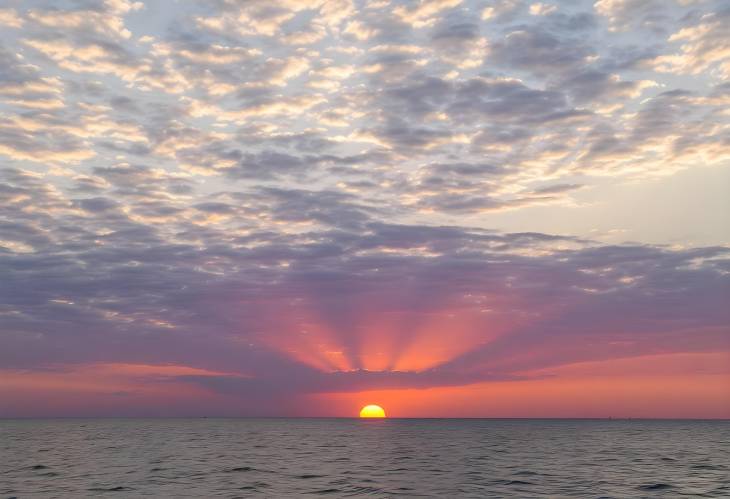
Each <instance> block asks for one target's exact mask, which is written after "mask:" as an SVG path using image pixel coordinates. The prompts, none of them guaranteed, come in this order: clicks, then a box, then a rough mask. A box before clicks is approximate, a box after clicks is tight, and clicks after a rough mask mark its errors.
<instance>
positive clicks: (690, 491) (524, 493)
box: [0, 419, 730, 499]
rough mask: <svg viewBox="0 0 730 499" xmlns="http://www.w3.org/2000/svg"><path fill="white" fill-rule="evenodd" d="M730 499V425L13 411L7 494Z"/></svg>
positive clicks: (3, 466)
mask: <svg viewBox="0 0 730 499" xmlns="http://www.w3.org/2000/svg"><path fill="white" fill-rule="evenodd" d="M319 495H321V496H330V497H358V496H365V497H400V496H403V497H439V498H457V497H519V498H531V497H551V498H560V497H585V498H591V497H592V498H597V497H616V498H626V497H632V498H633V497H662V498H668V497H730V422H728V421H638V420H634V421H599V420H488V419H482V420H478V419H466V420H465V419H388V420H357V419H66V420H0V499H3V498H10V497H16V498H18V499H21V498H36V497H39V498H46V497H48V498H50V497H59V498H84V497H109V498H122V497H130V498H132V497H134V498H136V497H165V498H178V497H200V498H208V497H227V498H234V497H274V498H277V497H309V496H319Z"/></svg>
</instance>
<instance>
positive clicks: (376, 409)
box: [360, 404, 385, 418]
mask: <svg viewBox="0 0 730 499" xmlns="http://www.w3.org/2000/svg"><path fill="white" fill-rule="evenodd" d="M360 417H361V418H384V417H385V411H384V410H383V408H382V407H380V406H379V405H374V404H371V405H366V406H365V407H363V408H362V409H360Z"/></svg>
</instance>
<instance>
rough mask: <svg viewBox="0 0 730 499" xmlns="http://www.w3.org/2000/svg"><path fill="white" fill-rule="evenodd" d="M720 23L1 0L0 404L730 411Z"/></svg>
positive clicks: (649, 16) (482, 8)
mask: <svg viewBox="0 0 730 499" xmlns="http://www.w3.org/2000/svg"><path fill="white" fill-rule="evenodd" d="M729 24H730V6H729V5H728V3H727V2H726V1H713V0H598V1H594V0H591V1H581V0H563V1H551V0H550V1H545V2H531V1H520V0H493V1H484V0H480V1H473V0H421V1H408V2H403V1H398V0H309V1H303V0H266V1H259V0H248V1H242V0H240V1H239V0H208V1H202V0H201V1H196V0H188V1H182V0H179V1H171V0H164V1H163V0H156V1H155V0H151V1H145V2H141V1H139V2H137V1H128V0H106V1H100V0H99V1H92V0H53V1H36V0H4V1H3V2H1V3H0V417H51V416H355V415H357V413H358V412H359V409H360V408H361V407H362V406H364V405H366V404H380V405H382V406H383V407H384V408H385V410H386V412H387V413H388V415H389V416H400V417H451V416H455V417H456V416H458V417H660V418H675V417H676V418H728V417H730V306H728V305H729V304H730V195H728V194H729V193H730V112H729V110H730V106H729V104H730V80H729V79H728V78H730V31H728V29H727V26H728V25H729Z"/></svg>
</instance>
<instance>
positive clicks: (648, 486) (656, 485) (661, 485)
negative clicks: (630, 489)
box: [636, 483, 674, 490]
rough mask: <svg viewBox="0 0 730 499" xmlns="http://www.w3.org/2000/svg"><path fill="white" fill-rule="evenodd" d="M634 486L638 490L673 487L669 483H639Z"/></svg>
mask: <svg viewBox="0 0 730 499" xmlns="http://www.w3.org/2000/svg"><path fill="white" fill-rule="evenodd" d="M636 488H637V489H639V490H669V489H673V488H674V486H672V485H669V484H668V483H649V484H646V485H639V486H638V487H636Z"/></svg>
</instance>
